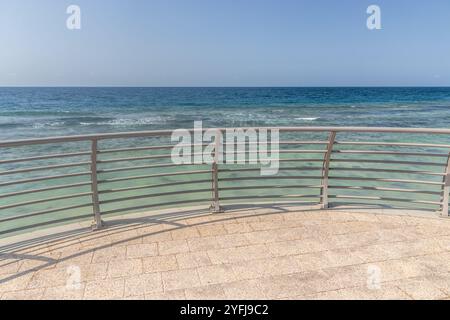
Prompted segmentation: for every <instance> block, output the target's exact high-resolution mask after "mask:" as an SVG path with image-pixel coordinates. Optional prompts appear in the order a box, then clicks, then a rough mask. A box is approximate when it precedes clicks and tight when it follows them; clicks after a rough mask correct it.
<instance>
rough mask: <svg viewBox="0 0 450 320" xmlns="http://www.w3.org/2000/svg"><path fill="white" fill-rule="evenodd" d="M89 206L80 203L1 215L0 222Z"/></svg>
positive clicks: (90, 204)
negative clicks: (8, 215)
mask: <svg viewBox="0 0 450 320" xmlns="http://www.w3.org/2000/svg"><path fill="white" fill-rule="evenodd" d="M91 206H92V203H86V204H80V205H75V206H69V207H62V208H56V209H49V210H42V211H37V212H32V213H28V214H22V215H18V216H11V217H2V218H0V222H6V221H12V220H17V219H25V218H31V217H35V216H40V215H44V214H48V213H54V212H59V211H67V210H72V209H79V208H84V207H91Z"/></svg>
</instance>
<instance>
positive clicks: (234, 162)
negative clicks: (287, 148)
mask: <svg viewBox="0 0 450 320" xmlns="http://www.w3.org/2000/svg"><path fill="white" fill-rule="evenodd" d="M225 160H226V159H224V161H223V162H221V163H219V164H225V165H232V164H248V163H249V161H250V160H252V159H250V160H249V159H247V160H232V162H230V163H227V162H226V161H225ZM253 160H255V161H256V160H257V159H253ZM322 161H323V159H303V158H292V159H279V160H278V162H322Z"/></svg>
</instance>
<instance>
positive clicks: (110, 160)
mask: <svg viewBox="0 0 450 320" xmlns="http://www.w3.org/2000/svg"><path fill="white" fill-rule="evenodd" d="M200 154H202V153H200ZM192 155H195V154H194V153H193V154H192ZM171 157H172V155H171V154H161V155H155V156H144V157H130V158H117V159H106V160H98V161H97V163H113V162H124V161H138V160H149V159H163V158H171Z"/></svg>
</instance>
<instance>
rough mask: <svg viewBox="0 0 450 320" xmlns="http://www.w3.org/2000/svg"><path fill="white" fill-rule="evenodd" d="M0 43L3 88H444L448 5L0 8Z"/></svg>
mask: <svg viewBox="0 0 450 320" xmlns="http://www.w3.org/2000/svg"><path fill="white" fill-rule="evenodd" d="M70 4H77V5H79V6H80V7H81V11H82V19H81V20H82V29H81V30H77V31H70V30H68V29H67V28H66V19H67V17H68V15H67V14H66V8H67V6H68V5H70ZM370 4H377V5H379V6H380V7H381V13H382V28H383V29H382V30H375V31H370V30H368V29H367V27H366V19H367V17H368V15H367V14H366V9H367V7H368V5H370ZM0 43H1V44H0V85H1V86H5V85H6V86H16V85H19V86H20V85H39V86H63V85H69V86H77V85H82V86H96V85H112V86H116V85H123V86H353V85H359V86H366V85H367V86H391V85H393V86H420V85H427V86H449V85H450V1H449V0H428V1H426V0H370V1H366V0H340V1H337V0H108V1H107V0H94V1H92V0H71V1H65V0H39V1H36V0H0Z"/></svg>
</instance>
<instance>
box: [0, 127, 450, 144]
mask: <svg viewBox="0 0 450 320" xmlns="http://www.w3.org/2000/svg"><path fill="white" fill-rule="evenodd" d="M232 129H240V130H262V129H266V130H279V131H280V132H283V131H292V132H331V131H335V132H366V133H376V132H379V133H383V132H384V133H414V134H416V133H417V134H450V129H445V128H391V127H230V128H203V129H201V130H200V129H182V130H186V131H188V132H195V131H206V130H220V131H225V130H232ZM173 130H175V129H173ZM173 130H150V131H130V132H118V133H97V134H86V135H69V136H59V137H47V138H34V139H19V140H2V141H0V147H1V148H6V147H19V146H26V145H34V144H50V143H58V142H77V141H90V140H92V139H96V140H105V139H122V138H143V137H151V136H167V135H171V134H172V133H173Z"/></svg>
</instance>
